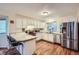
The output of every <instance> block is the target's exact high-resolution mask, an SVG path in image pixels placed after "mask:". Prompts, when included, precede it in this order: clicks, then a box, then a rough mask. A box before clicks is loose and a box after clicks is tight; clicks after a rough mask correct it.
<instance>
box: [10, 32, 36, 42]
mask: <svg viewBox="0 0 79 59" xmlns="http://www.w3.org/2000/svg"><path fill="white" fill-rule="evenodd" d="M11 37H13V38H14V39H15V40H16V41H21V42H24V41H29V40H33V39H36V38H37V36H32V35H28V34H26V33H16V34H11Z"/></svg>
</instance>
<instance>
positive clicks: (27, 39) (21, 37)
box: [11, 32, 37, 55]
mask: <svg viewBox="0 0 79 59" xmlns="http://www.w3.org/2000/svg"><path fill="white" fill-rule="evenodd" d="M11 37H13V38H14V39H15V40H16V41H17V42H21V43H22V44H23V55H32V54H33V52H34V51H35V49H36V40H35V39H36V38H37V37H36V36H32V35H29V34H26V33H24V32H23V33H12V34H11ZM20 49H22V47H21V48H20ZM17 50H18V49H17ZM18 51H19V52H20V53H21V54H22V51H21V50H18Z"/></svg>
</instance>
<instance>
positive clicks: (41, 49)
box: [34, 41, 79, 55]
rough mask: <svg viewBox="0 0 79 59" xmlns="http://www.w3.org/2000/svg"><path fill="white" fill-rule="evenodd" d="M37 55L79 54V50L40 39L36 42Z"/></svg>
mask: <svg viewBox="0 0 79 59" xmlns="http://www.w3.org/2000/svg"><path fill="white" fill-rule="evenodd" d="M34 54H36V55H79V51H74V50H70V49H67V48H64V47H62V46H60V45H58V44H53V43H49V42H46V41H39V42H37V43H36V51H35V52H34Z"/></svg>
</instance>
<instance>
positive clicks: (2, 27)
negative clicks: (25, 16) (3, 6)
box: [0, 19, 7, 33]
mask: <svg viewBox="0 0 79 59" xmlns="http://www.w3.org/2000/svg"><path fill="white" fill-rule="evenodd" d="M6 30H7V29H6V19H0V33H6Z"/></svg>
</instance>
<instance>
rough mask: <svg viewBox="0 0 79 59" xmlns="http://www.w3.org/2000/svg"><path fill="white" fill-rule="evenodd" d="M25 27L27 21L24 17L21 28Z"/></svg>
mask: <svg viewBox="0 0 79 59" xmlns="http://www.w3.org/2000/svg"><path fill="white" fill-rule="evenodd" d="M26 27H27V21H26V19H24V20H23V28H26Z"/></svg>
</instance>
